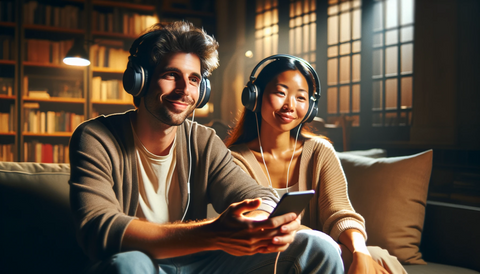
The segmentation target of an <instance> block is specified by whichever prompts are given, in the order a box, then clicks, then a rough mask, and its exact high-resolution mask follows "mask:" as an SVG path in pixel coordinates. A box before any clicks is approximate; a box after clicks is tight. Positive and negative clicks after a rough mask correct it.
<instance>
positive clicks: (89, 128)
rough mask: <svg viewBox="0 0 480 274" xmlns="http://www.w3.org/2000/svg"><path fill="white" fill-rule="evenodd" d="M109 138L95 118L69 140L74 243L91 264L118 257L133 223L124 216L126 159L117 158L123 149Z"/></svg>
mask: <svg viewBox="0 0 480 274" xmlns="http://www.w3.org/2000/svg"><path fill="white" fill-rule="evenodd" d="M102 119H103V118H102ZM113 136H114V133H113V132H112V131H109V130H108V129H107V128H106V126H105V124H104V123H102V122H99V119H98V118H97V119H96V120H91V121H88V122H85V123H83V124H82V125H80V126H79V127H78V128H77V129H76V130H75V132H74V133H73V135H72V138H71V140H70V166H71V175H70V180H69V184H70V206H71V209H72V214H73V218H74V221H75V226H76V230H77V240H78V243H79V244H80V246H81V247H82V249H83V250H84V252H85V253H86V254H87V255H88V256H89V257H90V259H92V260H98V259H101V258H105V257H108V256H109V255H113V254H115V253H118V252H119V251H120V245H121V240H122V237H123V234H124V231H125V229H126V227H127V225H128V224H129V223H130V221H131V220H132V219H134V217H131V216H128V215H127V212H128V211H129V209H130V206H129V203H130V196H131V195H130V193H131V177H132V175H131V173H130V171H128V170H125V168H124V166H125V165H129V164H128V157H126V158H127V159H124V157H121V155H122V154H124V152H125V151H124V149H122V147H125V146H124V145H123V144H121V143H120V142H118V141H116V140H115V138H114V137H113ZM122 151H123V152H122ZM129 173H130V176H128V175H127V174H129ZM123 175H125V178H126V181H125V182H124V180H123V178H122V177H124V176H123ZM127 182H128V183H127Z"/></svg>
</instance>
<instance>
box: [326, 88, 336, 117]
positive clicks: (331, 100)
mask: <svg viewBox="0 0 480 274" xmlns="http://www.w3.org/2000/svg"><path fill="white" fill-rule="evenodd" d="M327 99H328V106H327V111H328V113H332V114H335V113H337V88H329V89H328V91H327Z"/></svg>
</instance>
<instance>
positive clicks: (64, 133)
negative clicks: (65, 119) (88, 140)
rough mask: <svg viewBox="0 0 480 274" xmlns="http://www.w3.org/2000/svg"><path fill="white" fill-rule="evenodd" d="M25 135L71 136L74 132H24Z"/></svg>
mask: <svg viewBox="0 0 480 274" xmlns="http://www.w3.org/2000/svg"><path fill="white" fill-rule="evenodd" d="M22 134H23V136H29V137H71V136H72V134H73V132H55V133H33V132H23V133H22Z"/></svg>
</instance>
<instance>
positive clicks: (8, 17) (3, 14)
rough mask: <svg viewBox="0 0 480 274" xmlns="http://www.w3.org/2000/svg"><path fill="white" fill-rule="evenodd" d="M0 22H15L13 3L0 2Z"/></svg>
mask: <svg viewBox="0 0 480 274" xmlns="http://www.w3.org/2000/svg"><path fill="white" fill-rule="evenodd" d="M0 22H15V6H14V2H13V1H0Z"/></svg>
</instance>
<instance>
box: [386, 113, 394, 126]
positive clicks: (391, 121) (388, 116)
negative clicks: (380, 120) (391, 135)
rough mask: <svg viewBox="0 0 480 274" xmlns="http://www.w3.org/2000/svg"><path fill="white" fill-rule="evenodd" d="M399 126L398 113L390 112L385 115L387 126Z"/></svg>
mask: <svg viewBox="0 0 480 274" xmlns="http://www.w3.org/2000/svg"><path fill="white" fill-rule="evenodd" d="M396 125H397V113H396V112H388V113H385V126H386V127H388V126H396Z"/></svg>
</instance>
